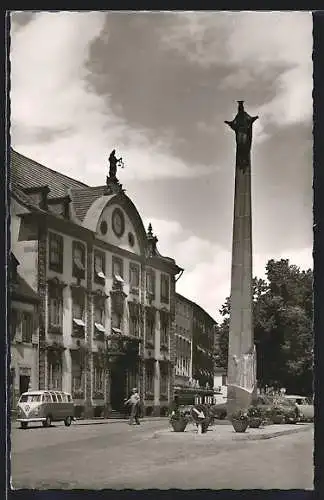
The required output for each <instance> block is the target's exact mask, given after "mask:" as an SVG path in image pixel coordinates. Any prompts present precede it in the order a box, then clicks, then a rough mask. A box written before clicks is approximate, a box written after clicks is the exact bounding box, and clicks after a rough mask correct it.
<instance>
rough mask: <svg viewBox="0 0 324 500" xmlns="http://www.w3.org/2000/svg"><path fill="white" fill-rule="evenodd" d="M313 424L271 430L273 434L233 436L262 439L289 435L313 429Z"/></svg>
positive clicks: (250, 439) (243, 438)
mask: <svg viewBox="0 0 324 500" xmlns="http://www.w3.org/2000/svg"><path fill="white" fill-rule="evenodd" d="M311 428H312V425H303V426H302V427H296V429H287V430H284V429H283V430H281V431H276V432H271V434H270V433H269V434H266V433H264V434H244V435H242V436H235V437H234V436H233V440H234V441H259V440H260V441H261V440H264V439H271V438H275V437H279V436H288V435H289V434H297V433H298V432H304V431H306V430H308V429H311Z"/></svg>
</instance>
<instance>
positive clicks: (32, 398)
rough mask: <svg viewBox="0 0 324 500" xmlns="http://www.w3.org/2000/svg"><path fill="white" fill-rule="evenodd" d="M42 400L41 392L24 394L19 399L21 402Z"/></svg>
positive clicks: (38, 401)
mask: <svg viewBox="0 0 324 500" xmlns="http://www.w3.org/2000/svg"><path fill="white" fill-rule="evenodd" d="M41 401H42V395H41V394H22V395H21V396H20V399H19V402H20V403H40V402H41Z"/></svg>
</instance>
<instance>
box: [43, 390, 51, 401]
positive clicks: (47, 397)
mask: <svg viewBox="0 0 324 500" xmlns="http://www.w3.org/2000/svg"><path fill="white" fill-rule="evenodd" d="M43 401H44V403H51V402H52V398H51V395H50V393H49V392H45V394H44V399H43Z"/></svg>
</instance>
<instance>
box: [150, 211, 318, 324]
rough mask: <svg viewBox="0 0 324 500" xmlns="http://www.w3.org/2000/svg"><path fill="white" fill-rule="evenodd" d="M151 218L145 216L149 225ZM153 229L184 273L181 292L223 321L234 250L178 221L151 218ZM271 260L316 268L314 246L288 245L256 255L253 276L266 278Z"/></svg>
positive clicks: (303, 267)
mask: <svg viewBox="0 0 324 500" xmlns="http://www.w3.org/2000/svg"><path fill="white" fill-rule="evenodd" d="M148 222H149V220H148V219H145V225H146V226H147V225H148ZM150 222H151V223H152V226H153V232H154V234H156V235H157V237H158V239H159V243H158V248H159V251H160V252H161V253H162V254H163V255H166V256H173V257H174V258H175V259H176V262H177V264H178V265H179V266H180V267H183V268H184V273H183V275H182V276H181V278H180V279H179V281H178V282H177V285H176V286H177V292H179V293H181V294H182V295H184V296H186V297H188V298H189V299H191V300H193V301H194V302H197V303H198V304H199V305H200V306H201V307H203V308H204V309H205V310H206V311H207V312H208V313H209V314H210V315H211V316H212V317H214V318H215V319H216V320H218V321H220V320H221V316H220V314H219V309H220V308H221V306H222V304H223V303H224V301H225V298H226V297H227V296H228V295H229V294H230V276H231V252H230V251H228V250H227V249H225V248H224V247H222V246H220V245H217V244H215V243H212V242H211V241H209V240H207V239H203V238H198V237H197V236H195V235H194V234H191V233H190V231H187V230H184V229H183V228H182V227H181V224H180V223H179V222H178V221H167V220H162V219H151V220H150ZM269 259H275V260H277V259H278V260H279V259H289V261H290V263H291V264H295V265H297V266H299V267H300V268H301V269H305V270H306V269H309V268H312V267H313V262H312V249H311V248H302V249H299V250H296V249H290V248H287V249H286V250H283V251H280V252H278V253H273V254H266V253H259V252H255V253H254V254H253V275H254V276H257V277H258V278H264V279H265V277H266V276H265V266H266V264H267V262H268V260H269Z"/></svg>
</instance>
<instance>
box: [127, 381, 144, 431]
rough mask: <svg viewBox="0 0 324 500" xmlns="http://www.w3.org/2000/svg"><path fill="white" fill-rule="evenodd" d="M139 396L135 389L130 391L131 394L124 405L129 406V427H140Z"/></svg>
mask: <svg viewBox="0 0 324 500" xmlns="http://www.w3.org/2000/svg"><path fill="white" fill-rule="evenodd" d="M140 401H141V399H140V396H139V393H138V390H137V388H136V387H134V389H132V394H131V396H130V398H129V399H128V400H127V401H126V403H125V404H127V405H128V404H129V405H130V406H131V412H130V419H129V425H140V421H139V413H140Z"/></svg>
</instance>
